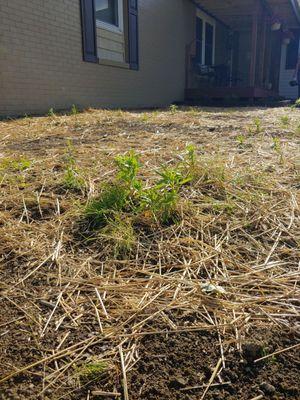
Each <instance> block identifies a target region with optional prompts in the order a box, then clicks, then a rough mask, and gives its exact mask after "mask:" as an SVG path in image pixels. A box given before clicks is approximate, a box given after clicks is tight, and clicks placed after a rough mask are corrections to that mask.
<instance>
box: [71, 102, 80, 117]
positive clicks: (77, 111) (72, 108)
mask: <svg viewBox="0 0 300 400" xmlns="http://www.w3.org/2000/svg"><path fill="white" fill-rule="evenodd" d="M78 113H79V110H78V108H77V106H76V104H72V107H71V115H77V114H78Z"/></svg>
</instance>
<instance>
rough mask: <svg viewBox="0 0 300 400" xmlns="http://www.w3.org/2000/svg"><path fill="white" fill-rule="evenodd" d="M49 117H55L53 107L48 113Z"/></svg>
mask: <svg viewBox="0 0 300 400" xmlns="http://www.w3.org/2000/svg"><path fill="white" fill-rule="evenodd" d="M48 117H51V118H53V117H55V112H54V109H53V108H52V107H51V108H50V109H49V111H48Z"/></svg>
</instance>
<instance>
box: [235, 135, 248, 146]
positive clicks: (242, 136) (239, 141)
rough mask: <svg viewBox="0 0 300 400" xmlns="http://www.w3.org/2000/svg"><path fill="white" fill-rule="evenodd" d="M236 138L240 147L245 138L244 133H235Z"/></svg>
mask: <svg viewBox="0 0 300 400" xmlns="http://www.w3.org/2000/svg"><path fill="white" fill-rule="evenodd" d="M236 140H237V142H238V144H239V146H241V147H242V146H243V145H244V144H245V141H246V138H245V136H244V135H242V134H240V135H237V137H236Z"/></svg>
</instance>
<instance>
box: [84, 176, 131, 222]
mask: <svg viewBox="0 0 300 400" xmlns="http://www.w3.org/2000/svg"><path fill="white" fill-rule="evenodd" d="M128 202H129V192H128V189H127V188H126V187H125V186H124V185H121V184H117V183H116V182H115V183H113V184H106V185H105V186H104V187H103V190H102V193H101V194H100V196H99V197H98V198H96V199H93V200H91V201H90V202H89V203H88V205H87V207H86V209H85V216H86V217H87V219H88V220H89V221H90V226H91V227H92V228H93V229H99V228H101V227H104V226H105V225H106V224H107V221H108V220H111V219H113V217H114V215H116V214H119V213H120V212H121V211H125V210H126V207H127V205H128Z"/></svg>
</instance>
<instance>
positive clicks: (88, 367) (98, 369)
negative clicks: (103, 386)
mask: <svg viewBox="0 0 300 400" xmlns="http://www.w3.org/2000/svg"><path fill="white" fill-rule="evenodd" d="M107 369H108V365H107V363H106V362H104V361H97V362H91V363H88V364H85V365H83V366H81V367H80V368H78V371H77V372H78V376H79V379H80V381H81V383H82V384H88V383H89V382H93V381H95V380H98V379H100V378H101V377H102V376H103V375H104V374H105V372H106V371H107Z"/></svg>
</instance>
